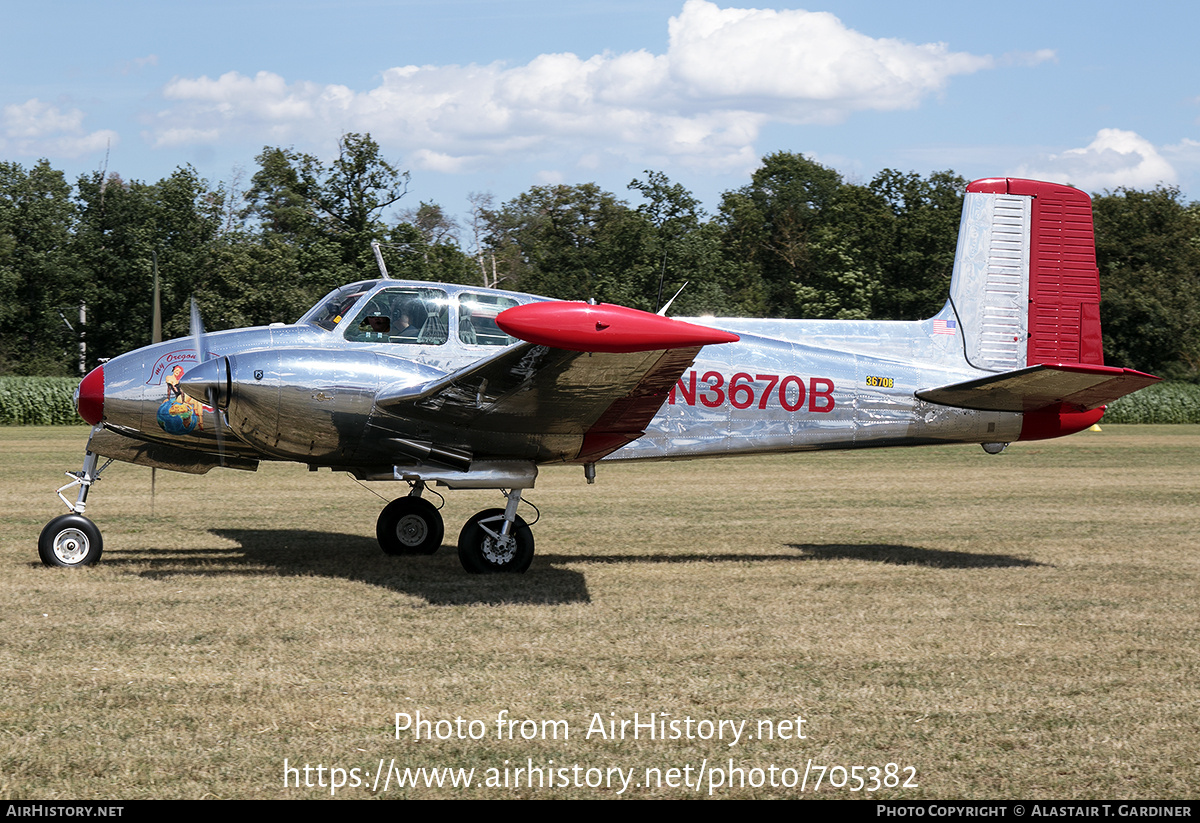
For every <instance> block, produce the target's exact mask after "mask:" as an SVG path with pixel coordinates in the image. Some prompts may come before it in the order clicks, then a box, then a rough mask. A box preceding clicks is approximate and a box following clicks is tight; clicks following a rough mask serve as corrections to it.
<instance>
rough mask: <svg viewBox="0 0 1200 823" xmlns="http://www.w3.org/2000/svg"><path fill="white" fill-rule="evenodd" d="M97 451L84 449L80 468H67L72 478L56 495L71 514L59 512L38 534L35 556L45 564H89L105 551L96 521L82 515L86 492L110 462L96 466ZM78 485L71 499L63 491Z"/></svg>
mask: <svg viewBox="0 0 1200 823" xmlns="http://www.w3.org/2000/svg"><path fill="white" fill-rule="evenodd" d="M99 462H100V455H98V454H96V453H95V452H87V453H86V454H85V455H84V457H83V468H82V469H80V470H79V471H77V472H67V477H70V478H72V479H71V482H70V483H68V484H66V485H65V486H62V487H60V488H59V490H58V498H59V500H61V501H62V502H63V503H65V504H66V506H67V508H68V509H70V510H71V513H70V514H63V515H59V516H58V517H56V518H54V519H53V520H51V521H50V522H49V523H47V524H46V527H45V528H43V529H42V534H41V536H40V537H39V538H38V556H39V557H40V558H41V559H42V562H43V563H45V564H46V565H47V566H66V567H75V566H90V565H92V564H93V563H95V562H96V561H98V560H99V559H100V555H101V553H102V552H103V551H104V539H103V538H102V537H101V536H100V529H98V528H96V524H95V523H93V522H92V521H91V520H88V519H87V518H86V517H84V516H83V510H84V507H85V506H86V505H87V496H88V492H89V491H90V490H91V488H92V484H93V483H95V482H96V481H97V480H99V479H100V473H101V472H103V471H104V470H105V469H107V468H108V467H109V465H110V464H111V463H112V462H113V461H112V460H111V459H109V460H108V461H107V462H105V464H104V465H103V466H100V467H99V468H97V464H99ZM75 486H78V487H79V496H78V497H77V498H76V500H75V502H74V503H72V502H71V501H70V500H68V499H67V498H66V496H65V495H64V494H63V492H65V491H66V490H67V489H70V488H74V487H75Z"/></svg>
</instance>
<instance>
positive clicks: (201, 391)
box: [179, 349, 445, 464]
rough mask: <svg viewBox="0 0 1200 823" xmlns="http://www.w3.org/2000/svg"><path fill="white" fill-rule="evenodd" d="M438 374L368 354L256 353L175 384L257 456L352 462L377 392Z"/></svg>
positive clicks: (206, 366) (205, 367)
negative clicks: (219, 416) (213, 411)
mask: <svg viewBox="0 0 1200 823" xmlns="http://www.w3.org/2000/svg"><path fill="white" fill-rule="evenodd" d="M444 375H445V372H442V371H440V370H438V369H435V368H432V367H430V366H425V365H422V364H420V363H415V362H413V361H411V360H405V359H403V358H399V357H390V356H388V355H385V354H380V353H378V352H372V351H330V350H328V349H320V350H317V349H261V350H258V351H250V352H242V353H239V354H232V355H228V356H226V357H218V358H216V359H213V360H209V361H208V362H207V363H203V364H201V365H199V366H196V367H195V368H193V369H191V370H190V371H189V372H188V373H187V374H185V375H184V376H183V378H182V379H180V381H179V385H180V388H181V389H182V390H183V391H184V392H185V393H186V394H188V395H189V396H191V397H194V398H196V399H197V400H200V401H201V402H204V403H206V404H209V405H213V406H215V407H216V408H218V409H220V410H221V411H222V412H224V416H225V419H226V420H227V421H228V424H229V428H230V430H231V432H232V433H233V434H234V435H236V436H237V437H238V438H239V439H240V440H242V441H244V442H246V443H248V444H249V445H250V446H252V447H254V448H255V449H256V450H258V451H260V452H262V453H263V454H266V455H270V456H274V457H280V458H285V459H288V460H298V461H302V462H310V463H345V464H348V463H353V462H355V461H354V457H355V453H356V452H357V450H358V448H359V446H360V445H361V443H362V438H363V433H364V432H365V431H366V430H367V421H368V419H369V418H370V416H371V414H372V411H373V410H374V404H375V395H376V393H377V392H378V391H379V389H380V387H381V386H384V385H397V384H409V385H419V384H423V383H426V382H428V381H430V380H435V379H437V378H439V377H443V376H444Z"/></svg>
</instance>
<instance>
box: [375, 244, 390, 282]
mask: <svg viewBox="0 0 1200 823" xmlns="http://www.w3.org/2000/svg"><path fill="white" fill-rule="evenodd" d="M371 251H373V252H374V253H375V265H377V266H379V273H380V274H381V275H382V276H383V279H384V280H391V279H392V278H391V275H389V274H388V270H387V264H386V263H384V262H383V252H382V251H380V249H379V241H378V240H372V241H371Z"/></svg>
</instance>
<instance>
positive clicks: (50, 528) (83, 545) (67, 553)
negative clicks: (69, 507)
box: [38, 514, 104, 567]
mask: <svg viewBox="0 0 1200 823" xmlns="http://www.w3.org/2000/svg"><path fill="white" fill-rule="evenodd" d="M103 551H104V540H103V539H102V538H101V537H100V530H99V529H97V528H96V524H95V523H93V522H92V521H91V520H88V519H87V518H86V517H84V516H83V515H81V514H64V515H62V516H61V517H56V518H54V519H53V520H51V521H50V522H49V523H47V524H46V528H44V529H42V536H41V537H39V538H38V555H39V556H40V557H41V558H42V562H43V563H45V564H46V565H47V566H68V567H69V566H90V565H92V564H93V563H95V562H96V561H97V560H99V559H100V553H101V552H103Z"/></svg>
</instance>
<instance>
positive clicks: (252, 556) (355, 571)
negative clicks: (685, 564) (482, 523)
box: [104, 529, 591, 606]
mask: <svg viewBox="0 0 1200 823" xmlns="http://www.w3.org/2000/svg"><path fill="white" fill-rule="evenodd" d="M209 532H210V533H212V534H215V535H217V536H219V537H224V538H226V539H228V540H232V541H234V542H235V543H237V544H238V548H230V549H202V550H195V549H186V550H179V551H171V550H163V551H155V552H154V554H153V558H154V560H155V561H156V562H160V561H161V562H163V564H164V566H165V565H167V564H168V563H169V565H170V567H169V568H163V569H153V570H149V571H145V572H142V574H143V576H145V577H154V578H159V577H162V578H165V577H172V576H177V575H180V574H193V575H204V576H215V575H231V574H255V573H265V574H271V573H274V574H280V575H294V576H297V577H300V576H320V577H330V578H342V579H345V580H355V581H358V582H361V583H367V584H369V585H372V586H379V587H381V588H385V589H389V590H391V591H395V592H399V593H401V594H408V595H412V596H414V597H420V598H422V599H424V600H425V601H427V602H428V603H429V604H430V605H436V606H457V605H476V604H479V605H482V604H500V603H522V604H542V605H547V604H548V605H558V604H565V603H588V602H590V601H591V596H590V595H589V594H588V590H587V583H586V581H585V580H584V577H583V575H582V574H580V573H579V572H576V571H571V570H569V569H562V568H556V567H554V566H553V565H550V564H548V563H546V562H544V561H542V562H539V558H537V557H535V558H534V562H533V566H532V567H530V569H529V571H528V572H526V573H525V574H520V575H516V574H492V575H476V574H467V573H466V572H464V571H463V568H462V565H461V564H459V562H458V552H457V550H456V549H455V547H454V546H450V545H443V546H442V547H441V548H440V549H439V550H438V551H437V553H436V554H433V555H405V556H402V557H389V556H388V555H385V554H384V553H383V552H382V551H380V549H379V544H378V543H377V542H376V541H375V540H373V539H371V538H369V537H362V536H360V535H351V534H336V533H330V532H318V531H311V530H307V529H282V530H280V529H209ZM114 554H117V553H116V552H111V553H110V552H106V553H105V558H104V562H105V563H110V562H113V561H115V562H121V560H119V559H117V558H115V557H113V555H114ZM126 562H131V563H132V562H135V561H133V560H132V559H131V560H129V561H126Z"/></svg>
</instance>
